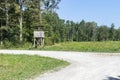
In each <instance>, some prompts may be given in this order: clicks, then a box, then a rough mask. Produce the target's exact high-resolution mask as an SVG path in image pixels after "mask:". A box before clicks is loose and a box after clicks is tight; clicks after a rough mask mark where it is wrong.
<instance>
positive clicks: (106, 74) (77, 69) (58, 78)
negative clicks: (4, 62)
mask: <svg viewBox="0 0 120 80" xmlns="http://www.w3.org/2000/svg"><path fill="white" fill-rule="evenodd" d="M0 53H11V54H29V55H35V54H37V55H42V56H49V57H53V58H58V59H63V60H66V61H68V62H70V63H71V65H70V66H68V67H66V68H63V69H61V70H58V71H53V72H48V73H45V74H43V75H40V76H38V77H37V78H35V79H34V80H120V77H119V76H120V56H112V55H111V56H110V55H100V53H89V52H87V53H85V52H64V51H59V52H58V51H31V50H30V51H28V50H0ZM110 54H111V53H110Z"/></svg>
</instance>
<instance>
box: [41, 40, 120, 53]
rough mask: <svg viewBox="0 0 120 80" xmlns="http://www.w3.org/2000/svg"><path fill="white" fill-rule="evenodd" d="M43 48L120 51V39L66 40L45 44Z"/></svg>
mask: <svg viewBox="0 0 120 80" xmlns="http://www.w3.org/2000/svg"><path fill="white" fill-rule="evenodd" d="M43 50H57V51H83V52H120V41H106V42H64V43H59V44H55V45H53V46H45V47H44V48H43Z"/></svg>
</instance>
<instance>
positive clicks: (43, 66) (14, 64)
mask: <svg viewBox="0 0 120 80" xmlns="http://www.w3.org/2000/svg"><path fill="white" fill-rule="evenodd" d="M66 65H68V63H67V62H65V61H62V60H57V59H53V58H48V57H40V56H37V55H35V56H28V55H8V54H7V55H3V54H0V80H25V79H29V78H32V77H33V76H35V75H38V74H41V73H43V72H45V71H48V70H51V69H54V68H56V67H60V66H66Z"/></svg>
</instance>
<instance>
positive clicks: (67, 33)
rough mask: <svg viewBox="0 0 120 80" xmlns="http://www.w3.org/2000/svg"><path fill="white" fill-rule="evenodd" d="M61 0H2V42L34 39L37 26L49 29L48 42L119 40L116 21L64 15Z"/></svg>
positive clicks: (14, 42) (0, 10)
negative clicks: (61, 15) (103, 22)
mask: <svg viewBox="0 0 120 80" xmlns="http://www.w3.org/2000/svg"><path fill="white" fill-rule="evenodd" d="M60 1H61V0H0V41H1V45H6V44H11V45H16V44H19V43H20V44H22V43H33V32H34V30H41V29H43V30H44V31H45V44H46V45H52V44H54V43H59V42H65V41H78V42H79V41H108V40H109V41H118V40H120V29H115V25H114V24H111V26H110V27H108V26H106V25H102V26H98V25H97V23H95V22H85V21H84V20H82V21H81V22H79V23H78V22H77V23H76V22H73V21H69V20H67V21H65V20H63V19H60V18H59V16H58V14H57V13H56V12H55V10H56V9H58V4H59V3H60Z"/></svg>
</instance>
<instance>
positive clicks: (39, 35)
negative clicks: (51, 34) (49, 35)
mask: <svg viewBox="0 0 120 80" xmlns="http://www.w3.org/2000/svg"><path fill="white" fill-rule="evenodd" d="M44 37H45V36H44V31H43V30H41V31H34V45H33V46H34V47H37V45H41V46H42V47H43V46H44Z"/></svg>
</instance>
